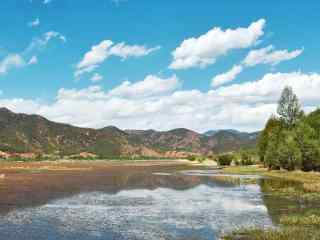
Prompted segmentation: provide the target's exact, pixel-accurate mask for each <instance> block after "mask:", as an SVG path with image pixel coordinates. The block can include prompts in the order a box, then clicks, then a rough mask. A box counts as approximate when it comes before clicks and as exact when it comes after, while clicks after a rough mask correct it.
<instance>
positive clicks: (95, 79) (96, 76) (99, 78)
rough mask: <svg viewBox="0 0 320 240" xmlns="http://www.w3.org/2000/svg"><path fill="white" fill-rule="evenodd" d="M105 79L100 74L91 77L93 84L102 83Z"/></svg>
mask: <svg viewBox="0 0 320 240" xmlns="http://www.w3.org/2000/svg"><path fill="white" fill-rule="evenodd" d="M102 79H103V77H102V76H101V75H100V74H99V73H95V74H93V76H92V77H91V79H90V80H91V82H100V81H101V80H102Z"/></svg>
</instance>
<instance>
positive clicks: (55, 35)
mask: <svg viewBox="0 0 320 240" xmlns="http://www.w3.org/2000/svg"><path fill="white" fill-rule="evenodd" d="M53 39H58V40H60V41H61V42H63V43H65V42H66V41H67V38H66V37H65V36H64V35H62V34H61V33H59V32H55V31H49V32H46V33H45V34H43V35H42V36H41V37H40V38H35V39H33V40H32V41H31V43H30V44H29V46H28V47H27V49H26V50H25V51H24V52H25V53H29V52H32V51H39V50H43V49H45V48H46V47H47V45H48V43H49V42H50V41H52V40H53Z"/></svg>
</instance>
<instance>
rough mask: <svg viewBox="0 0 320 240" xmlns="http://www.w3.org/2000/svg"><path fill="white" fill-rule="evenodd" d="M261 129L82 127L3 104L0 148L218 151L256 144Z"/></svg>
mask: <svg viewBox="0 0 320 240" xmlns="http://www.w3.org/2000/svg"><path fill="white" fill-rule="evenodd" d="M257 136H258V133H253V134H250V133H240V132H237V131H230V130H226V131H223V130H221V131H217V132H215V134H213V135H207V134H200V133H197V132H194V131H191V130H188V129H183V128H181V129H174V130H170V131H166V132H160V131H154V130H145V131H144V130H125V131H122V130H120V129H118V128H116V127H105V128H102V129H90V128H79V127H74V126H71V125H68V124H62V123H55V122H52V121H49V120H47V119H45V118H43V117H41V116H38V115H27V114H17V113H13V112H11V111H10V110H8V109H6V108H0V151H4V152H39V153H60V154H62V155H70V154H77V153H80V152H84V151H85V152H92V153H95V154H97V155H101V156H120V155H141V156H165V154H166V153H167V152H172V151H175V152H189V153H202V154H207V153H212V152H213V153H219V152H223V151H232V150H237V149H239V148H241V147H244V148H248V147H253V146H254V145H255V144H256V139H257Z"/></svg>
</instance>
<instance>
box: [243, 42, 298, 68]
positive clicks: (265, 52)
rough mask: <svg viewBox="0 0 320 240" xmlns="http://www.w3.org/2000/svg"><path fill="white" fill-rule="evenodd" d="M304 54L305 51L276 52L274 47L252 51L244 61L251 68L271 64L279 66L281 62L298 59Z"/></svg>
mask: <svg viewBox="0 0 320 240" xmlns="http://www.w3.org/2000/svg"><path fill="white" fill-rule="evenodd" d="M302 52H303V49H297V50H294V51H291V52H289V51H288V50H286V49H285V50H275V49H274V47H273V46H272V45H270V46H268V47H265V48H261V49H257V50H251V51H250V52H249V54H248V55H247V57H246V58H245V59H244V61H243V64H244V65H246V66H249V67H252V66H255V65H258V64H271V65H277V64H279V63H280V62H283V61H288V60H291V59H293V58H296V57H298V56H299V55H300V54H301V53H302Z"/></svg>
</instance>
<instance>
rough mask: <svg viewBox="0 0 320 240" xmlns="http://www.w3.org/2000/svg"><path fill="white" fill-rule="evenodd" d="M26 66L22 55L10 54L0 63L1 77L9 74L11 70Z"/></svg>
mask: <svg viewBox="0 0 320 240" xmlns="http://www.w3.org/2000/svg"><path fill="white" fill-rule="evenodd" d="M25 65H26V63H25V61H24V59H23V58H22V56H21V55H19V54H10V55H8V56H6V57H5V58H4V59H3V60H2V61H0V75H1V74H6V73H8V71H9V70H10V69H13V68H20V67H23V66H25Z"/></svg>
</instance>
